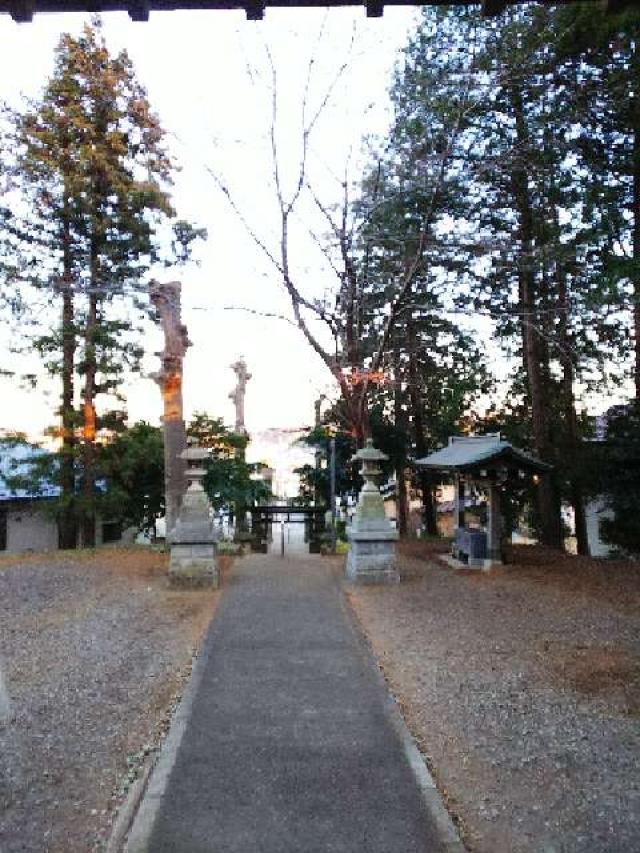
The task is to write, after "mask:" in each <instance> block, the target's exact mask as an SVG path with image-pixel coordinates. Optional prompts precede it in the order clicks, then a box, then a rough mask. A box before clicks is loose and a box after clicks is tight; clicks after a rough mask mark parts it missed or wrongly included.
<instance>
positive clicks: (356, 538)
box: [346, 439, 400, 583]
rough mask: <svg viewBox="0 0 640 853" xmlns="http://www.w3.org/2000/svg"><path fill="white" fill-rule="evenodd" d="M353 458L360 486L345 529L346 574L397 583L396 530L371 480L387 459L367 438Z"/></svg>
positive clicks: (351, 577) (356, 578)
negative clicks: (357, 465) (358, 463)
mask: <svg viewBox="0 0 640 853" xmlns="http://www.w3.org/2000/svg"><path fill="white" fill-rule="evenodd" d="M353 458H354V459H358V460H360V461H361V462H362V476H363V477H364V481H365V482H364V486H363V487H362V491H361V492H360V496H359V498H358V506H357V508H356V514H355V517H354V520H353V524H352V525H351V526H350V527H349V529H348V530H347V536H348V538H349V543H350V548H349V554H348V557H347V567H346V575H347V578H348V579H349V580H350V581H352V582H354V583H398V581H399V580H400V575H399V574H398V567H397V563H396V541H397V539H398V531H397V530H395V529H394V528H393V527H392V526H391V522H390V521H389V519H388V518H387V516H386V515H385V511H384V501H383V499H382V495H381V494H380V490H379V489H378V487H377V486H376V484H375V477H376V475H378V474H379V473H380V469H379V467H378V462H380V461H381V460H383V459H387V457H386V456H385V454H384V453H382V452H381V451H379V450H376V448H375V447H374V446H373V441H372V440H371V439H368V440H367V444H366V446H365V447H363V448H362V450H359V451H358V452H357V453H356V454H355V456H354V457H353Z"/></svg>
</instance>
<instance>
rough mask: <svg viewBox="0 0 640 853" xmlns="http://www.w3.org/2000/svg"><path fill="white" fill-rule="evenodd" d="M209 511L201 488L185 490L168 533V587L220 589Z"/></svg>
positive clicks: (192, 487) (198, 485) (197, 486)
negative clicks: (172, 525) (179, 507)
mask: <svg viewBox="0 0 640 853" xmlns="http://www.w3.org/2000/svg"><path fill="white" fill-rule="evenodd" d="M187 452H188V451H187ZM208 508H209V503H208V501H207V497H206V495H205V493H204V491H203V490H202V487H201V486H200V484H199V482H197V481H195V482H193V483H192V484H191V485H190V486H189V488H188V489H187V491H186V494H185V496H184V499H183V501H182V508H181V510H180V517H179V519H178V522H177V524H176V526H175V527H174V528H173V530H172V531H171V558H170V560H169V586H172V587H178V588H181V589H193V588H197V587H213V588H214V589H216V588H217V587H218V586H219V583H220V574H219V571H218V563H217V560H216V536H215V532H214V530H213V525H212V523H211V520H210V519H209V514H208V513H209V509H208Z"/></svg>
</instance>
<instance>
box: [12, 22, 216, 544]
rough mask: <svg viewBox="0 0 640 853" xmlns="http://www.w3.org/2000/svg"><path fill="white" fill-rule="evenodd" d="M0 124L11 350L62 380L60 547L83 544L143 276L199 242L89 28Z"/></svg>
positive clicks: (156, 141)
mask: <svg viewBox="0 0 640 853" xmlns="http://www.w3.org/2000/svg"><path fill="white" fill-rule="evenodd" d="M3 119H4V121H3V122H2V129H3V133H4V138H3V140H2V142H3V146H2V151H3V155H2V161H1V162H0V172H1V177H2V179H3V182H4V185H5V186H4V187H3V188H6V189H8V190H10V192H8V193H7V195H6V198H7V202H6V206H3V207H2V209H1V210H0V277H2V282H1V283H2V285H3V286H2V288H1V290H2V293H7V294H23V298H22V299H20V300H17V297H16V298H15V299H13V303H14V304H13V307H14V308H16V310H23V311H24V310H26V309H27V308H29V307H30V306H31V305H32V304H35V306H36V307H37V308H38V313H37V314H36V313H33V314H31V315H30V317H29V320H30V323H31V326H32V328H31V329H30V332H31V334H30V335H29V336H27V335H23V338H25V339H27V340H28V343H27V347H28V348H31V349H33V350H35V351H36V352H38V353H39V354H40V356H41V358H42V364H43V366H44V368H45V369H46V370H47V371H48V372H49V373H50V374H52V375H54V376H58V377H60V380H61V399H60V408H59V410H58V411H59V414H60V417H61V428H60V437H61V439H62V450H61V454H60V476H59V481H60V484H61V487H62V496H61V499H60V506H61V508H62V514H63V515H65V514H66V534H65V539H67V540H68V544H71V543H72V542H73V541H75V538H76V533H75V530H74V527H76V526H77V524H78V522H79V521H83V523H85V535H84V541H85V544H92V536H93V534H92V529H93V517H94V515H95V512H96V510H97V507H98V502H99V499H100V495H99V494H98V492H97V491H96V481H97V477H98V470H97V467H96V466H97V464H98V458H99V456H100V454H101V451H100V449H99V448H98V446H97V444H96V441H97V438H98V435H99V433H100V430H110V429H113V427H114V421H117V420H122V418H121V416H120V414H119V412H116V413H114V411H113V409H114V406H115V407H116V408H117V409H118V410H119V409H120V408H121V403H122V390H121V389H122V383H123V380H124V379H125V377H126V376H127V375H128V374H130V373H131V372H132V371H136V370H138V369H139V366H140V360H141V357H142V354H143V347H142V345H141V323H142V321H143V320H144V319H145V316H146V314H147V312H148V292H147V289H148V276H149V274H150V271H151V269H152V268H153V267H154V266H156V265H158V264H164V265H174V264H179V263H185V262H186V261H188V260H189V257H190V252H191V247H192V245H193V243H194V241H195V240H196V239H198V238H200V237H203V236H204V232H203V231H202V230H199V229H196V228H194V227H193V226H192V225H190V224H189V223H186V222H184V221H180V220H177V219H176V216H175V212H174V210H173V208H172V205H171V199H170V189H171V185H172V172H173V169H174V163H173V161H172V159H171V157H170V156H169V154H168V151H167V148H166V145H165V134H164V131H163V129H162V127H161V125H160V122H159V120H158V118H157V116H156V115H154V113H153V112H152V110H151V107H150V104H149V102H148V99H147V95H146V92H145V91H144V89H143V87H142V86H141V85H140V83H139V82H138V81H137V79H136V76H135V73H134V69H133V66H132V64H131V60H130V59H129V57H128V56H127V54H126V53H125V52H121V53H119V54H118V55H116V56H113V55H111V54H110V52H109V50H108V48H107V45H106V43H105V40H104V38H103V35H102V31H101V23H100V20H99V19H98V18H94V19H93V21H92V23H91V25H87V26H85V28H84V30H83V32H82V33H81V35H80V36H79V37H77V38H74V37H73V36H71V35H68V34H65V35H63V36H62V38H61V40H60V43H59V45H58V47H57V49H56V53H55V66H54V72H53V75H52V77H51V78H50V80H49V81H48V82H47V84H46V86H45V87H44V91H43V94H42V96H41V97H40V98H39V99H37V100H35V101H32V102H29V103H26V104H25V105H24V108H22V109H20V110H17V111H8V110H7V111H5V112H4V114H3ZM167 234H170V235H171V236H170V237H169V238H167ZM43 295H44V300H43V299H42V296H43ZM8 298H9V297H8ZM43 301H45V302H48V303H49V306H50V310H51V312H52V313H47V312H46V311H45V312H43V311H42V309H41V303H42V302H43ZM40 317H42V322H40ZM79 448H81V451H82V452H81V453H79V452H78V450H79ZM79 491H81V492H82V498H81V499H79V495H78V492H79ZM134 515H136V517H139V513H134Z"/></svg>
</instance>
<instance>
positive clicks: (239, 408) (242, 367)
mask: <svg viewBox="0 0 640 853" xmlns="http://www.w3.org/2000/svg"><path fill="white" fill-rule="evenodd" d="M231 369H232V370H233V372H234V373H235V374H236V377H237V382H236V387H235V389H234V390H233V391H232V392H231V393H230V394H229V399H231V400H233V403H234V405H235V409H236V418H235V426H234V429H235V431H236V432H237V433H239V434H240V435H246V434H247V428H246V426H245V423H244V398H245V396H246V393H247V382H248V381H249V380H250V379H251V374H250V373H249V372H248V371H247V364H246V362H245V360H244V358H243V356H240V358H239V359H238V360H237V361H236V362H234V363H233V364H232V365H231ZM236 458H237V459H241V460H242V461H243V462H244V458H245V453H244V450H241V449H240V448H238V450H236ZM235 510H236V517H235V539H236V541H237V542H245V541H247V542H248V541H250V540H251V534H250V533H249V531H248V528H247V508H246V507H245V506H243V505H242V504H237V505H236V507H235Z"/></svg>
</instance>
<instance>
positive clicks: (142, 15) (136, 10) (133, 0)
mask: <svg viewBox="0 0 640 853" xmlns="http://www.w3.org/2000/svg"><path fill="white" fill-rule="evenodd" d="M127 11H128V12H129V17H130V18H131V20H132V21H140V22H142V23H146V21H148V20H149V3H148V2H147V0H130V2H129V6H128V9H127Z"/></svg>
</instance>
